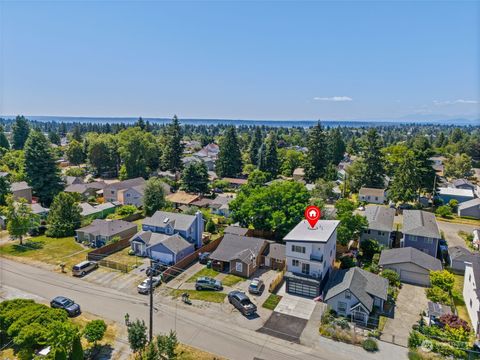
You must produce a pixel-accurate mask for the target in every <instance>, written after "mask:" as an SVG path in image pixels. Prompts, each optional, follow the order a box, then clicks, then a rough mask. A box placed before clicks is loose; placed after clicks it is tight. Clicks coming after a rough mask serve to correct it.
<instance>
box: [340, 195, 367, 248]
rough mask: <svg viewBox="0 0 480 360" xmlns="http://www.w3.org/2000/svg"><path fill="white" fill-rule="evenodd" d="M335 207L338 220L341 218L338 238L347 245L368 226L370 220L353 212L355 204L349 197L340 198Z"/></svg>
mask: <svg viewBox="0 0 480 360" xmlns="http://www.w3.org/2000/svg"><path fill="white" fill-rule="evenodd" d="M335 209H336V211H337V220H340V224H339V225H338V228H337V240H338V242H339V243H340V244H342V245H343V246H346V245H347V244H348V242H349V241H350V240H355V238H357V237H358V236H359V235H360V233H361V232H362V231H363V230H365V229H366V228H367V227H368V221H367V219H366V218H365V217H364V216H362V215H359V214H353V210H354V209H355V204H353V203H352V202H351V201H349V200H347V199H341V200H338V201H337V202H336V203H335Z"/></svg>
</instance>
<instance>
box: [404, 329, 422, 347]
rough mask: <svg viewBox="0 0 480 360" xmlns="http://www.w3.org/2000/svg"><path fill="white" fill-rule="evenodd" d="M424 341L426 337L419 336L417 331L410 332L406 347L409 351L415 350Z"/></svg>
mask: <svg viewBox="0 0 480 360" xmlns="http://www.w3.org/2000/svg"><path fill="white" fill-rule="evenodd" d="M425 339H426V336H424V335H422V334H420V333H419V332H418V331H415V330H412V331H411V332H410V336H409V337H408V347H409V348H410V349H416V348H418V347H419V346H420V345H422V342H423V341H424V340H425Z"/></svg>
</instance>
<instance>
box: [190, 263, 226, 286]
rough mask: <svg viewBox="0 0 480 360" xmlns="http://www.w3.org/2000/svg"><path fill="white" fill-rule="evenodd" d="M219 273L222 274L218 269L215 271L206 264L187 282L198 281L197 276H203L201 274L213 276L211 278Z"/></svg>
mask: <svg viewBox="0 0 480 360" xmlns="http://www.w3.org/2000/svg"><path fill="white" fill-rule="evenodd" d="M218 274H220V273H219V272H218V271H215V270H213V269H209V268H207V267H206V266H205V267H204V268H203V269H202V270H200V271H198V272H197V273H196V274H194V275H193V276H191V277H190V278H189V279H188V280H187V282H189V283H194V282H195V281H197V278H198V277H201V276H207V277H211V278H214V277H215V276H217V275H218Z"/></svg>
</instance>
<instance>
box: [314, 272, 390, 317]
mask: <svg viewBox="0 0 480 360" xmlns="http://www.w3.org/2000/svg"><path fill="white" fill-rule="evenodd" d="M326 289H327V290H326V292H325V296H324V302H325V303H327V304H328V305H329V306H330V307H331V308H332V309H333V310H335V311H336V312H337V313H338V314H339V315H343V316H351V317H352V320H355V321H359V322H364V323H367V321H368V318H369V316H370V314H371V313H372V311H373V310H374V308H377V309H379V310H380V311H383V305H384V303H385V301H386V300H387V291H388V280H387V279H385V278H383V277H381V276H378V275H375V274H373V273H370V272H368V271H365V270H362V269H360V268H359V267H353V268H350V269H345V270H338V271H336V272H334V273H333V274H332V275H331V276H330V279H329V281H328V283H327V286H326Z"/></svg>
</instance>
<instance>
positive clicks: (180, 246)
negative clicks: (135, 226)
mask: <svg viewBox="0 0 480 360" xmlns="http://www.w3.org/2000/svg"><path fill="white" fill-rule="evenodd" d="M139 238H140V239H141V240H142V241H143V242H144V244H145V245H146V247H147V249H148V248H150V247H152V246H155V245H157V244H162V245H163V246H165V247H166V248H167V249H169V250H170V251H171V252H173V253H175V254H177V253H179V252H180V251H182V250H184V249H188V248H189V247H191V246H193V245H192V244H191V243H189V242H188V241H187V240H185V239H184V238H183V237H181V236H180V235H178V234H174V235H166V234H159V233H154V232H151V231H139V232H138V233H136V234H135V235H134V236H132V238H131V239H130V242H132V241H135V240H137V239H139Z"/></svg>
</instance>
